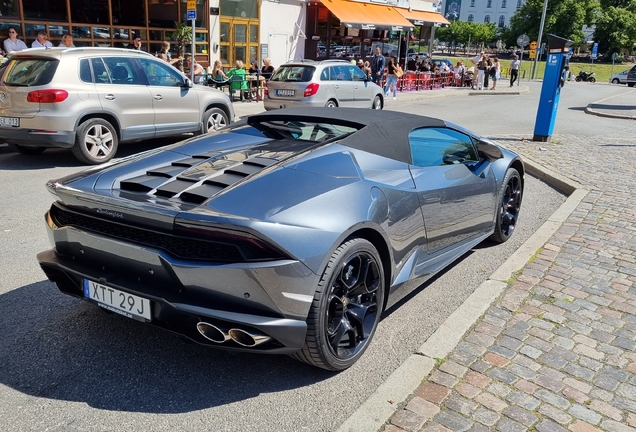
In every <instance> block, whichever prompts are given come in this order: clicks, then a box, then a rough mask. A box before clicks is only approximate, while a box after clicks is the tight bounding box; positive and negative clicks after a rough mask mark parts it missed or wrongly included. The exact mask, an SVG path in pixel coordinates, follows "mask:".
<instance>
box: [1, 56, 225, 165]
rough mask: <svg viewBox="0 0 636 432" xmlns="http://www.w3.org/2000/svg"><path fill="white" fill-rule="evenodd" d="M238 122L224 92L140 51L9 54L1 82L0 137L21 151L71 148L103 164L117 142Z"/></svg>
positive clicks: (84, 159) (84, 158)
mask: <svg viewBox="0 0 636 432" xmlns="http://www.w3.org/2000/svg"><path fill="white" fill-rule="evenodd" d="M233 120H234V108H233V107H232V104H231V103H230V100H229V98H228V96H227V95H226V94H224V93H222V92H220V91H218V90H216V89H212V88H208V87H202V86H194V87H193V85H192V81H190V80H189V79H188V78H186V77H185V76H183V74H181V73H180V72H179V71H178V70H177V69H175V68H174V67H172V66H170V65H169V64H168V63H166V62H163V61H161V60H159V59H157V58H155V57H153V56H152V55H150V54H147V53H144V52H139V51H132V50H126V49H117V48H71V49H68V48H50V49H43V48H34V49H28V50H24V51H20V52H15V53H13V54H11V56H10V60H9V63H8V65H7V66H6V67H5V68H4V72H3V73H2V79H1V81H0V139H1V140H3V141H4V142H7V143H8V144H9V146H10V147H11V148H12V149H13V150H14V151H17V152H19V153H23V154H39V153H41V152H43V151H44V150H45V149H46V148H50V147H62V148H70V149H71V150H72V151H73V154H74V155H75V156H76V157H77V158H78V159H79V160H80V161H82V162H84V163H87V164H98V163H103V162H106V161H108V160H110V159H111V158H112V157H113V156H114V155H115V153H116V152H117V146H118V144H119V143H120V142H126V141H137V140H142V139H149V138H158V137H165V136H173V135H181V134H184V133H207V132H208V131H210V130H216V129H220V128H222V127H224V126H226V125H227V124H228V123H230V122H231V121H233Z"/></svg>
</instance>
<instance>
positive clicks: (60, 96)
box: [27, 89, 68, 103]
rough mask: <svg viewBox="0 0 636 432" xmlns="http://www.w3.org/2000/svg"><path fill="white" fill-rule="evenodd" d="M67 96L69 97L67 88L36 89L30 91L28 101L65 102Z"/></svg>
mask: <svg viewBox="0 0 636 432" xmlns="http://www.w3.org/2000/svg"><path fill="white" fill-rule="evenodd" d="M66 98H68V92H67V91H66V90H55V89H51V90H36V91H32V92H29V94H28V95H27V102H38V103H56V102H63V101H65V100H66Z"/></svg>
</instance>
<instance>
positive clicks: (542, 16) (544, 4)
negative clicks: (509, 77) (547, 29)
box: [522, 0, 548, 79]
mask: <svg viewBox="0 0 636 432" xmlns="http://www.w3.org/2000/svg"><path fill="white" fill-rule="evenodd" d="M547 9H548V0H543V12H542V13H541V24H539V38H538V39H537V44H538V45H539V46H541V38H542V37H543V24H545V13H546V11H547ZM522 49H523V48H522ZM537 57H538V56H537V55H536V54H535V56H534V63H533V65H532V79H534V75H535V72H536V70H537Z"/></svg>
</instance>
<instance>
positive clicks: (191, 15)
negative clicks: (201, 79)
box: [187, 0, 197, 82]
mask: <svg viewBox="0 0 636 432" xmlns="http://www.w3.org/2000/svg"><path fill="white" fill-rule="evenodd" d="M187 11H188V17H187V18H188V19H190V23H191V24H190V25H191V26H192V42H191V43H190V48H192V57H191V59H192V61H191V62H190V79H191V80H192V82H194V64H195V63H196V58H195V56H194V54H195V46H194V38H195V20H196V19H197V1H196V0H188V3H187Z"/></svg>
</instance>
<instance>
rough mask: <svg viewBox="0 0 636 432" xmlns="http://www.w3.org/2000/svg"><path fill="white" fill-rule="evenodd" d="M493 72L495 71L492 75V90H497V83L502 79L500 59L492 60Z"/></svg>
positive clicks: (494, 58)
mask: <svg viewBox="0 0 636 432" xmlns="http://www.w3.org/2000/svg"><path fill="white" fill-rule="evenodd" d="M491 70H492V71H494V73H493V74H492V87H491V88H490V90H495V89H496V88H497V81H499V79H500V78H501V63H499V58H498V57H493V58H492V69H491Z"/></svg>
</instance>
